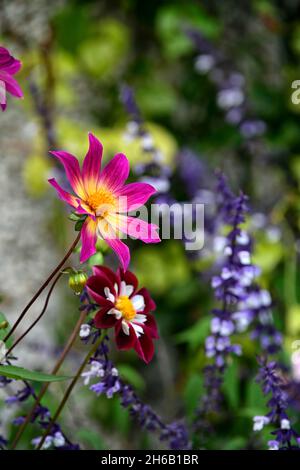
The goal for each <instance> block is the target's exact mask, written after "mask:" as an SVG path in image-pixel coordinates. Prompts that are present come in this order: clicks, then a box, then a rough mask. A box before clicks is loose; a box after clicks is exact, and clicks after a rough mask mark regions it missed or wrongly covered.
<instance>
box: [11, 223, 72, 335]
mask: <svg viewBox="0 0 300 470" xmlns="http://www.w3.org/2000/svg"><path fill="white" fill-rule="evenodd" d="M79 239H80V232H79V233H78V235H77V237H76V239H75V240H74V242H73V243H72V245H71V247H70V248H69V250H68V252H67V253H66V255H65V256H64V257H63V259H62V260H61V262H60V263H59V264H58V265H57V266H56V268H55V269H54V270H53V271H52V273H51V274H50V276H49V277H48V278H47V279H46V281H45V282H44V283H43V285H42V286H41V287H40V288H39V290H38V291H37V292H36V293H35V294H34V296H33V297H32V299H31V300H30V301H29V303H28V304H27V305H26V307H25V308H24V310H23V311H22V312H21V314H20V316H19V318H18V319H17V320H16V322H15V323H14V325H13V326H12V328H11V330H10V331H9V332H8V334H7V335H6V337H5V338H4V340H3V341H4V342H6V341H7V340H8V338H10V337H11V335H12V334H13V332H14V331H15V329H16V328H17V326H18V325H19V324H20V322H21V321H22V319H23V318H24V317H25V315H26V313H27V312H28V310H29V309H30V307H31V306H32V305H33V304H34V302H35V301H36V300H37V298H38V297H39V296H40V294H41V293H42V292H43V290H44V289H45V288H46V287H47V286H48V284H49V282H51V281H52V279H53V278H54V276H55V275H56V274H57V273H58V272H59V271H60V270H61V268H62V267H63V265H64V264H65V262H66V261H67V259H68V258H69V257H70V256H71V254H72V253H73V250H74V248H75V247H76V245H77V243H78V242H79Z"/></svg>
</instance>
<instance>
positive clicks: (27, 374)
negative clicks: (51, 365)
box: [0, 365, 72, 382]
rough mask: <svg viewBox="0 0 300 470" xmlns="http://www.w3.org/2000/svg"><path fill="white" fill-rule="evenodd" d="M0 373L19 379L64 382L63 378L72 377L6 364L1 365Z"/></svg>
mask: <svg viewBox="0 0 300 470" xmlns="http://www.w3.org/2000/svg"><path fill="white" fill-rule="evenodd" d="M0 375H4V376H5V377H9V378H11V379H17V380H33V381H36V382H62V381H63V380H70V379H71V378H72V377H67V376H62V375H52V374H43V373H42V372H35V371H34V370H28V369H24V368H23V367H17V366H4V365H0Z"/></svg>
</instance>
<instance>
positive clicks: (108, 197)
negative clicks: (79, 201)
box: [86, 188, 116, 212]
mask: <svg viewBox="0 0 300 470" xmlns="http://www.w3.org/2000/svg"><path fill="white" fill-rule="evenodd" d="M86 203H87V204H88V206H89V207H90V208H91V209H92V210H93V211H95V212H96V211H97V210H101V209H102V210H103V209H104V211H107V209H108V208H109V206H112V207H115V206H116V198H115V196H114V195H113V194H112V193H111V192H110V191H108V190H107V189H104V188H101V189H99V190H98V191H97V192H95V193H93V194H91V195H90V196H88V198H87V200H86Z"/></svg>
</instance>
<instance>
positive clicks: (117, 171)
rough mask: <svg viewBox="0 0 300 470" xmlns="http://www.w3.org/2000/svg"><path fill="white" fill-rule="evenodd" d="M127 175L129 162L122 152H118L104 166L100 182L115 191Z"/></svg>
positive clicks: (119, 187)
mask: <svg viewBox="0 0 300 470" xmlns="http://www.w3.org/2000/svg"><path fill="white" fill-rule="evenodd" d="M128 175H129V162H128V160H127V158H126V157H125V155H123V153H118V154H117V155H115V156H114V158H113V159H112V160H111V161H110V162H108V164H107V165H106V166H105V167H104V169H103V171H102V173H101V176H100V180H101V184H103V185H104V186H106V187H107V188H108V189H109V190H110V191H112V192H115V191H117V190H119V189H121V187H122V186H123V184H124V183H125V181H126V180H127V178H128Z"/></svg>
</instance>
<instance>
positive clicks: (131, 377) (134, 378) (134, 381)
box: [118, 364, 145, 390]
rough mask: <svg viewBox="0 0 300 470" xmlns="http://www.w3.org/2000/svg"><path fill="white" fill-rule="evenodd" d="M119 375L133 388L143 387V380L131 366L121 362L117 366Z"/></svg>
mask: <svg viewBox="0 0 300 470" xmlns="http://www.w3.org/2000/svg"><path fill="white" fill-rule="evenodd" d="M118 370H119V373H120V375H121V376H122V378H123V379H124V380H126V382H129V383H130V384H131V385H133V386H134V388H136V389H138V390H143V389H144V388H145V381H144V379H143V377H142V376H141V375H140V374H139V373H138V372H137V371H136V370H135V369H134V368H133V367H131V366H129V365H127V364H121V365H119V366H118Z"/></svg>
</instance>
